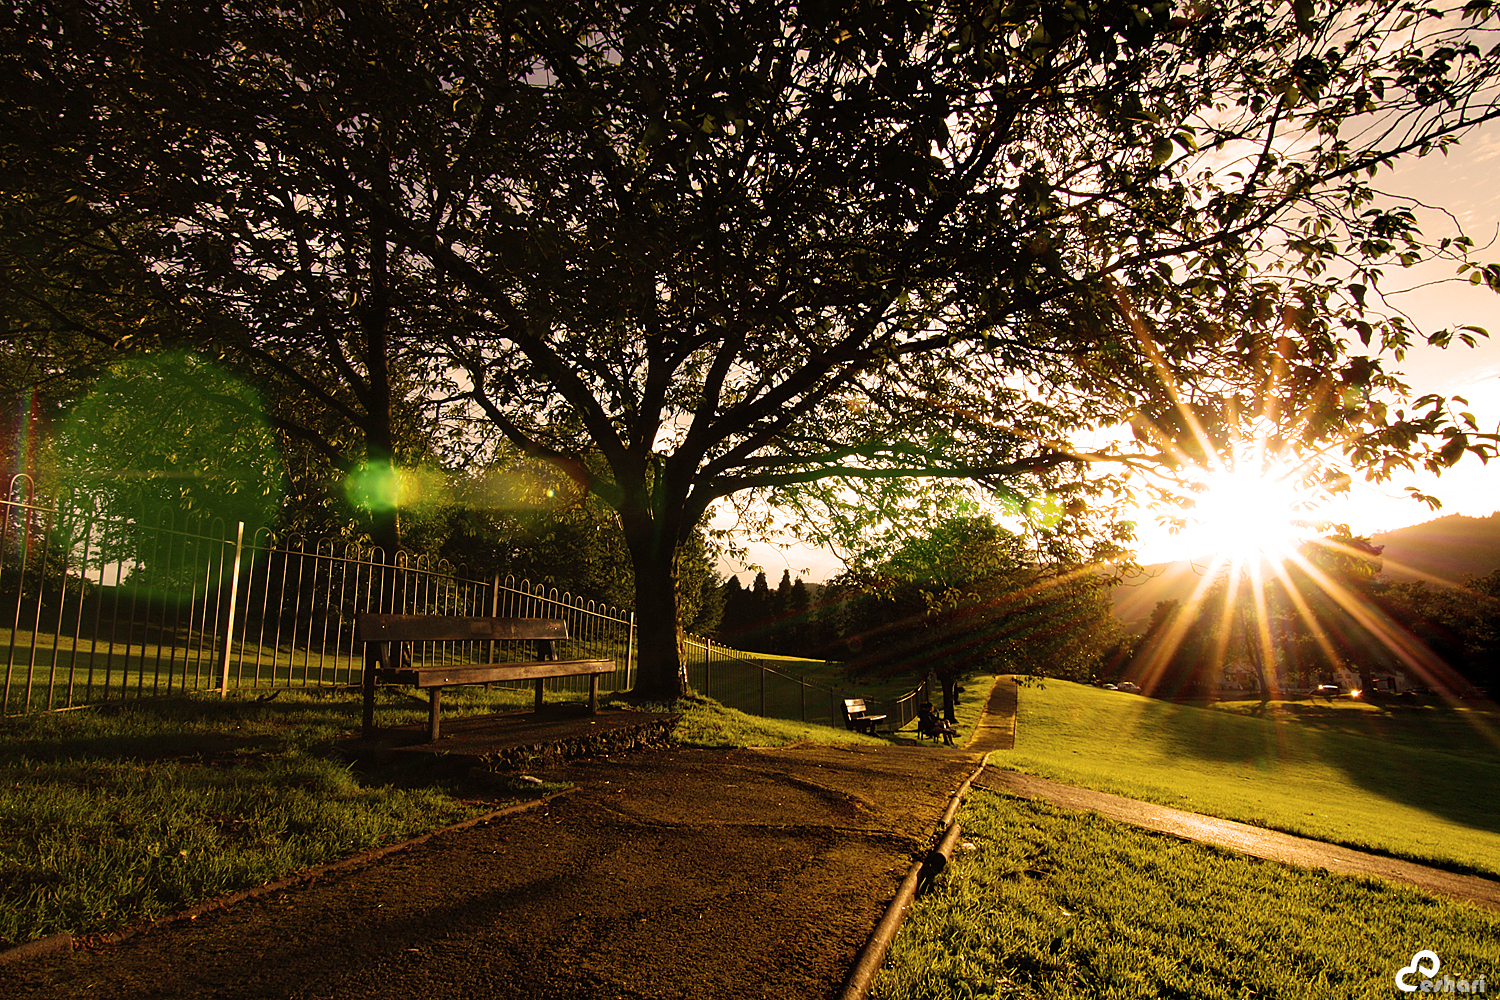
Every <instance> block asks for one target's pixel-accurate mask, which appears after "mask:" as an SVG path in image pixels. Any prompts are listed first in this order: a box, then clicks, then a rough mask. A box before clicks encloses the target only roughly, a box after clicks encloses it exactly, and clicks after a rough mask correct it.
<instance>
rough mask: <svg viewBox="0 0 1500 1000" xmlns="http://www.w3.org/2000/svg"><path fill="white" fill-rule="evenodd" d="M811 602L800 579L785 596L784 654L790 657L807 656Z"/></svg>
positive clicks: (810, 637)
mask: <svg viewBox="0 0 1500 1000" xmlns="http://www.w3.org/2000/svg"><path fill="white" fill-rule="evenodd" d="M811 604H812V601H811V599H810V598H809V597H808V594H807V584H805V583H803V582H802V577H800V576H799V577H797V581H796V582H795V583H793V584H792V589H791V593H790V594H789V595H788V596H787V601H786V611H787V627H786V649H785V650H784V652H785V653H787V654H788V655H791V656H809V655H811V654H810V653H809V652H808V648H807V647H808V646H809V645H810V640H811V639H812V635H813V628H812V621H811V618H812V608H811Z"/></svg>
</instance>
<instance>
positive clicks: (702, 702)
mask: <svg viewBox="0 0 1500 1000" xmlns="http://www.w3.org/2000/svg"><path fill="white" fill-rule="evenodd" d="M672 711H676V712H680V713H681V715H680V718H679V719H678V722H677V726H676V728H675V729H674V730H673V736H674V738H675V739H676V740H677V742H679V743H682V744H685V745H687V746H697V747H725V748H729V747H780V746H789V745H791V744H793V743H802V742H812V743H862V744H867V745H870V746H882V745H884V746H889V745H890V741H889V740H886V739H882V738H880V737H875V736H864V735H861V734H859V733H854V732H850V731H849V730H847V729H845V728H843V727H842V726H825V725H817V724H808V723H803V722H792V721H788V720H785V719H763V718H761V717H760V716H758V715H747V714H746V713H744V712H741V711H739V710H738V709H733V708H726V707H724V706H723V705H720V704H719V703H718V702H714V701H710V700H708V699H706V698H704V699H691V700H688V699H685V700H683V701H680V702H678V703H677V705H676V706H674V707H673V708H672Z"/></svg>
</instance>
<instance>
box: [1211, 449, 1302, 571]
mask: <svg viewBox="0 0 1500 1000" xmlns="http://www.w3.org/2000/svg"><path fill="white" fill-rule="evenodd" d="M1306 501H1307V497H1306V496H1305V495H1303V494H1302V492H1301V491H1300V490H1299V488H1298V484H1297V483H1296V482H1295V477H1293V476H1290V475H1276V474H1275V473H1274V472H1271V473H1262V472H1260V471H1259V470H1256V469H1230V470H1222V471H1218V472H1214V473H1211V474H1209V475H1208V476H1207V477H1206V478H1205V480H1204V482H1203V484H1202V491H1201V492H1200V493H1199V494H1198V496H1197V499H1196V502H1195V504H1194V506H1193V507H1192V508H1191V509H1189V510H1188V511H1187V512H1186V513H1185V517H1184V519H1185V521H1186V522H1187V527H1186V530H1185V531H1184V532H1183V534H1184V536H1191V541H1192V544H1193V545H1194V546H1195V547H1197V548H1199V550H1200V551H1202V552H1204V553H1205V554H1207V553H1212V554H1214V555H1218V556H1221V557H1223V558H1226V559H1230V560H1234V561H1236V562H1249V561H1252V560H1256V559H1259V558H1262V557H1266V558H1272V559H1284V558H1285V557H1286V556H1288V555H1290V554H1291V553H1292V552H1293V551H1295V550H1296V548H1297V545H1298V544H1299V543H1300V542H1301V541H1302V540H1303V539H1305V538H1306V537H1308V535H1309V533H1310V532H1309V529H1308V526H1307V523H1306V521H1305V519H1304V518H1305V515H1304V514H1302V512H1301V511H1302V508H1304V507H1305V506H1306ZM1187 540H1188V539H1187V537H1185V538H1184V541H1187Z"/></svg>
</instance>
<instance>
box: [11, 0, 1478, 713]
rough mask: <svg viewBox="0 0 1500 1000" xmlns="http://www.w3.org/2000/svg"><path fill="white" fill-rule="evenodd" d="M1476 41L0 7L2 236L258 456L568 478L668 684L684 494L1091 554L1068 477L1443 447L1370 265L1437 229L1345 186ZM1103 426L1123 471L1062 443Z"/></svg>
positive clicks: (974, 20)
mask: <svg viewBox="0 0 1500 1000" xmlns="http://www.w3.org/2000/svg"><path fill="white" fill-rule="evenodd" d="M1494 19H1495V15H1494V12H1493V11H1492V9H1491V5H1490V4H1489V3H1488V2H1485V0H1473V2H1469V3H1467V4H1465V5H1463V6H1461V7H1460V6H1456V5H1455V6H1453V7H1452V8H1451V9H1450V8H1444V7H1442V6H1441V5H1439V6H1429V5H1425V4H1424V5H1419V4H1415V3H1409V2H1404V0H1335V2H1332V3H1318V2H1315V0H1297V2H1295V3H1291V4H1284V3H1272V2H1256V0H1236V2H1231V3H1224V4H1219V5H1214V4H1192V5H1176V4H1172V3H1169V2H1161V3H1155V4H1150V5H1146V4H1137V3H1130V2H1115V0H1105V2H1098V3H1090V2H1083V3H1076V4H1075V3H1068V4H1061V5H1057V4H1050V3H1042V2H1017V3H999V2H981V3H939V4H925V3H923V4H918V3H908V2H894V3H879V4H875V3H866V2H861V0H844V2H805V3H799V4H796V5H787V4H785V3H780V2H774V0H759V2H742V0H704V2H701V3H696V4H693V5H691V6H683V5H681V4H660V3H650V2H648V3H644V4H629V5H622V4H615V3H610V2H560V3H548V4H533V3H529V2H505V0H486V2H479V0H437V2H423V3H417V2H415V0H389V2H385V3H378V4H377V3H370V4H366V3H353V4H345V5H337V6H333V5H323V4H313V3H309V4H304V5H292V6H288V5H285V4H269V3H265V2H264V0H218V2H210V3H207V4H193V5H191V6H182V5H177V4H174V3H170V2H159V3H156V4H149V3H146V4H136V3H131V4H125V3H121V2H91V3H79V2H72V0H21V2H18V3H17V4H15V5H13V7H12V9H11V10H10V11H9V12H8V13H7V15H6V19H5V26H4V28H3V31H4V37H3V41H4V45H3V46H0V51H3V52H4V53H5V55H4V56H3V60H0V74H3V75H0V86H4V88H5V91H6V93H7V95H8V104H7V105H6V107H5V109H4V110H3V112H0V115H3V118H0V126H3V129H0V131H3V138H0V143H3V144H4V145H3V147H0V162H3V163H4V164H5V168H4V171H5V172H4V176H3V184H4V190H5V192H6V195H5V196H6V198H7V199H8V201H7V206H8V207H9V208H15V206H17V205H20V206H22V208H24V210H25V212H26V213H30V214H29V215H28V217H30V216H31V215H38V216H39V215H40V214H41V213H42V210H43V209H44V208H45V209H46V210H47V211H54V210H58V211H60V210H61V209H58V208H57V206H58V205H63V206H67V205H72V206H75V210H76V213H77V214H79V215H80V216H81V219H73V220H71V221H70V223H69V226H68V227H67V229H66V233H67V234H73V233H83V234H86V235H87V244H88V247H89V254H88V255H85V256H84V257H82V258H80V260H79V261H78V262H77V263H78V264H79V266H81V267H86V268H87V267H91V266H93V262H95V261H96V260H98V259H103V260H105V261H108V262H109V265H108V267H96V268H95V270H96V271H99V272H100V273H103V274H105V275H106V276H107V275H109V274H123V275H126V276H128V278H129V284H130V288H131V290H132V294H137V293H139V294H145V295H148V296H154V297H155V301H156V302H157V303H158V305H161V304H165V305H164V306H163V307H164V308H167V309H169V311H170V313H171V316H170V317H169V318H170V322H167V321H163V322H161V323H159V324H156V326H154V327H152V329H153V330H160V331H161V333H162V335H163V336H165V335H166V334H167V333H170V335H171V336H172V337H174V338H183V339H187V340H190V341H192V342H194V343H198V344H202V345H208V346H211V347H212V348H213V349H214V350H215V352H216V356H222V357H224V358H225V359H227V360H229V361H230V363H233V364H235V365H236V366H238V367H240V368H242V369H244V370H246V371H250V372H254V373H256V374H257V375H258V376H259V377H261V378H264V379H274V380H279V381H280V382H282V383H284V384H285V385H287V386H289V387H295V388H296V389H297V390H298V391H299V392H300V393H301V394H302V395H301V396H300V397H298V401H297V403H296V405H295V406H294V407H292V408H291V409H290V410H288V411H287V412H286V413H283V414H281V415H280V420H281V424H280V425H279V426H281V427H282V429H283V430H284V431H285V432H286V433H288V434H294V435H300V436H301V437H302V438H303V439H304V440H307V441H310V442H313V443H314V444H317V445H318V446H319V447H322V448H323V450H324V451H326V452H327V453H328V454H329V455H330V457H331V458H332V457H337V458H339V459H341V460H344V461H347V460H348V457H349V455H350V453H351V452H367V453H369V454H371V455H374V456H375V457H376V458H378V459H380V460H381V461H388V462H389V461H396V462H399V461H400V460H401V455H400V450H401V449H400V439H401V438H400V433H399V430H400V427H401V426H402V421H403V420H404V419H409V418H410V415H411V414H413V413H417V412H421V413H425V414H429V415H433V416H439V415H440V416H442V417H443V418H444V419H446V420H447V421H448V423H447V426H448V427H449V428H450V429H451V434H450V435H449V436H448V437H447V438H446V439H445V440H444V441H443V442H442V445H443V446H444V447H446V448H447V449H448V451H449V454H450V455H451V456H464V457H475V456H476V455H480V454H482V453H483V452H484V451H485V449H486V448H487V447H490V446H491V445H494V444H496V443H498V442H499V441H502V440H503V441H504V442H505V443H507V444H508V445H509V446H510V447H514V448H516V449H519V450H520V451H521V452H522V453H524V454H526V455H528V456H531V457H533V458H539V459H544V460H547V461H551V462H554V463H556V464H557V465H558V466H559V467H561V468H563V469H565V470H567V471H568V473H569V474H570V475H572V476H573V477H574V478H575V479H576V481H577V482H578V483H579V484H580V485H581V486H582V487H584V488H586V489H587V490H589V491H590V492H592V493H594V494H595V495H597V496H598V497H600V498H601V499H602V500H603V501H604V502H605V503H606V504H608V505H609V506H610V507H612V508H613V509H614V510H615V511H616V513H617V515H618V518H619V522H620V525H621V527H622V529H623V532H624V536H625V543H626V546H627V548H628V550H629V552H630V555H631V559H632V562H633V565H634V577H635V589H636V602H637V613H638V620H639V622H640V624H641V636H642V645H641V660H640V663H641V673H640V677H641V686H642V689H643V691H644V692H646V693H649V694H652V695H668V696H670V695H672V694H675V693H677V692H678V691H680V690H681V686H682V684H683V675H682V672H681V665H680V657H679V654H678V647H677V624H676V623H677V607H676V601H677V593H678V586H677V583H676V579H675V575H676V567H677V559H678V553H679V550H680V547H681V546H682V545H683V544H684V543H685V542H686V541H687V540H688V539H689V538H690V537H691V536H692V533H693V530H694V528H695V527H696V526H697V525H699V524H700V522H701V521H702V520H703V518H704V516H705V515H706V514H707V512H708V511H709V510H710V509H711V507H712V506H713V505H714V504H716V503H718V502H720V501H723V500H726V499H729V500H732V501H734V502H737V503H746V502H748V501H751V500H757V499H760V500H766V501H768V502H773V503H775V504H777V505H779V509H780V510H783V511H787V512H790V513H791V514H792V515H794V516H800V517H802V518H803V521H804V526H805V528H806V529H807V534H808V536H809V537H811V538H812V539H814V540H817V541H830V540H834V539H842V540H845V541H846V542H847V541H849V540H851V539H855V538H859V537H861V536H866V537H867V536H868V534H869V532H871V531H872V530H878V529H880V528H882V527H883V526H886V525H889V524H891V523H892V522H896V521H900V520H901V519H903V518H906V517H909V516H911V515H913V514H923V515H925V514H927V513H929V512H930V509H931V507H932V503H933V502H934V498H933V496H932V487H931V484H934V483H937V484H944V483H972V484H978V486H980V487H982V488H984V489H987V490H989V491H991V492H993V493H994V494H995V495H998V496H999V497H1001V498H1002V499H1003V500H1005V501H1007V502H1009V503H1011V504H1012V505H1013V506H1015V507H1016V508H1017V509H1030V510H1033V511H1040V512H1041V514H1042V516H1041V520H1042V521H1044V522H1045V524H1046V525H1047V526H1049V527H1050V528H1051V529H1053V530H1063V531H1064V532H1065V533H1066V532H1071V533H1072V534H1073V535H1074V536H1075V537H1076V538H1077V539H1078V544H1077V546H1075V551H1074V554H1075V555H1080V556H1086V555H1089V554H1095V555H1104V554H1109V553H1110V552H1112V551H1114V548H1115V547H1116V546H1117V545H1118V544H1119V543H1121V542H1123V541H1127V540H1128V531H1125V532H1122V531H1120V530H1116V529H1114V528H1113V527H1111V526H1110V524H1109V520H1110V519H1109V517H1108V514H1109V512H1110V509H1111V503H1112V502H1113V498H1117V497H1118V496H1120V495H1121V493H1120V491H1121V489H1122V486H1121V484H1120V482H1119V481H1118V480H1117V479H1112V478H1111V477H1110V476H1108V475H1105V474H1101V473H1100V472H1099V468H1100V464H1101V463H1103V462H1108V461H1114V462H1123V463H1126V464H1129V463H1131V462H1134V463H1138V464H1145V463H1151V462H1169V463H1170V462H1174V461H1185V460H1186V461H1191V460H1195V459H1197V460H1202V459H1203V458H1204V456H1205V453H1207V452H1213V451H1216V450H1220V449H1223V448H1225V447H1228V446H1230V445H1231V444H1232V443H1233V442H1234V441H1235V440H1236V439H1237V438H1238V437H1241V436H1245V435H1253V436H1258V437H1259V438H1260V439H1262V440H1265V441H1269V442H1270V443H1271V445H1272V446H1273V447H1274V448H1288V449H1309V450H1323V451H1325V452H1326V453H1328V454H1329V455H1332V456H1340V457H1341V459H1342V461H1343V462H1344V464H1347V465H1351V466H1353V467H1357V468H1361V469H1367V470H1372V471H1373V473H1374V474H1376V475H1385V474H1389V472H1390V471H1391V470H1392V469H1393V468H1395V467H1397V466H1400V465H1402V464H1410V463H1413V462H1424V461H1425V462H1427V463H1428V464H1429V465H1431V466H1433V467H1443V466H1446V465H1448V464H1451V463H1452V462H1453V461H1456V460H1457V459H1458V458H1459V457H1460V455H1461V454H1462V453H1463V452H1464V451H1465V450H1480V451H1483V450H1484V449H1485V448H1486V445H1485V443H1484V441H1483V440H1482V439H1481V437H1480V436H1478V435H1476V434H1475V433H1474V429H1473V427H1472V421H1468V422H1466V421H1465V420H1464V419H1462V418H1461V417H1455V416H1453V415H1451V414H1450V413H1449V412H1448V410H1447V409H1446V407H1445V405H1444V401H1442V400H1440V399H1435V398H1427V399H1423V400H1419V401H1416V402H1415V403H1413V404H1411V405H1410V406H1409V407H1408V406H1400V407H1398V406H1397V405H1396V403H1397V401H1398V400H1399V399H1400V397H1401V394H1402V391H1403V387H1402V386H1401V384H1400V382H1399V380H1397V379H1396V378H1395V377H1394V376H1393V375H1392V374H1391V373H1389V372H1388V371H1387V370H1386V368H1385V367H1384V359H1387V358H1390V357H1396V358H1399V357H1400V355H1401V354H1402V352H1403V351H1404V350H1405V349H1406V347H1408V346H1409V345H1410V344H1411V343H1412V342H1413V340H1414V339H1415V337H1416V336H1417V335H1416V334H1415V333H1414V331H1412V330H1411V329H1410V328H1409V327H1408V326H1407V325H1406V324H1405V323H1404V322H1402V321H1401V320H1400V318H1399V317H1389V316H1385V315H1383V314H1382V312H1381V310H1380V308H1379V291H1380V287H1381V285H1380V282H1381V277H1382V270H1383V269H1385V268H1387V267H1390V266H1403V265H1407V264H1411V263H1414V262H1415V261H1417V260H1419V259H1422V258H1424V257H1426V256H1431V255H1433V254H1447V255H1450V256H1455V258H1457V259H1458V260H1459V261H1460V262H1462V263H1467V261H1464V260H1463V255H1464V254H1465V253H1466V252H1467V250H1468V241H1467V240H1465V239H1463V238H1459V239H1456V240H1454V239H1450V240H1444V241H1441V242H1440V243H1432V242H1429V241H1426V240H1424V238H1423V236H1422V234H1421V232H1420V230H1419V228H1418V225H1417V220H1416V217H1415V216H1414V215H1413V214H1412V212H1411V211H1409V210H1408V209H1407V208H1406V207H1405V206H1402V205H1399V204H1396V205H1393V204H1390V203H1387V202H1383V201H1381V200H1379V199H1378V198H1377V197H1376V192H1375V190H1374V188H1373V186H1372V185H1373V183H1374V177H1375V176H1376V175H1377V174H1378V171H1379V170H1380V169H1381V168H1382V167H1383V166H1385V165H1386V164H1388V163H1389V162H1390V161H1392V160H1393V159H1394V158H1396V157H1399V156H1403V155H1408V154H1412V155H1415V154H1422V153H1428V152H1432V151H1437V150H1441V149H1444V148H1446V146H1447V145H1449V144H1450V143H1452V142H1454V141H1456V140H1457V139H1458V138H1459V137H1460V136H1461V135H1462V133H1463V131H1464V130H1465V129H1467V128H1469V127H1472V126H1473V125H1474V124H1476V123H1478V122H1482V121H1485V120H1488V119H1490V118H1493V117H1495V116H1496V115H1497V114H1500V112H1497V110H1496V108H1495V103H1494V96H1495V90H1494V88H1495V86H1496V82H1495V81H1496V80H1497V79H1500V74H1497V73H1496V69H1497V67H1496V62H1497V59H1500V54H1497V51H1496V50H1495V49H1494V48H1493V47H1491V46H1490V43H1489V35H1490V32H1492V31H1493V28H1494ZM17 210H18V211H20V210H21V209H17ZM69 238H71V237H69ZM12 249H13V250H14V253H16V254H17V255H19V256H20V257H22V258H25V259H26V260H31V259H32V258H33V257H35V256H36V255H37V252H36V250H35V248H33V247H28V246H21V247H16V248H12ZM27 255H30V256H27ZM49 261H51V262H52V263H54V264H57V262H56V261H53V260H52V258H50V257H49ZM28 273H30V274H32V275H33V276H34V278H35V280H36V281H37V282H42V283H46V282H53V283H54V284H59V285H65V286H69V288H70V291H69V294H68V295H62V294H60V293H59V294H43V293H42V292H39V291H35V290H32V292H31V293H30V294H31V298H30V299H29V300H28V301H32V300H35V301H40V302H46V303H49V304H51V305H52V306H54V307H55V308H52V309H51V311H47V310H41V311H40V312H39V313H38V315H41V314H43V313H45V318H44V320H39V321H38V323H37V326H41V327H45V326H47V325H48V323H55V324H56V325H59V326H66V325H68V324H75V325H77V324H80V323H82V319H81V318H80V317H81V316H82V314H83V313H84V312H85V310H82V309H79V308H75V307H72V306H71V303H72V302H73V299H72V297H71V296H72V295H73V294H74V293H75V292H77V291H78V289H77V288H73V287H72V286H71V285H69V283H70V282H73V280H74V279H73V278H72V277H71V265H68V264H67V262H63V263H61V264H57V266H56V267H55V268H53V269H52V270H48V269H45V268H40V267H37V268H33V269H32V270H31V271H30V272H28ZM1473 273H1474V274H1476V275H1477V276H1478V277H1479V278H1480V280H1489V281H1492V282H1496V281H1500V269H1495V268H1478V269H1476V270H1475V271H1474V272H1473ZM123 281H124V279H120V281H118V282H116V285H118V284H120V283H121V282H123ZM110 287H111V288H113V287H115V285H111V286H110ZM59 303H61V305H58V304H59ZM65 307H66V308H65ZM138 311H139V310H138ZM91 315H92V314H91ZM116 325H117V324H115V321H114V319H110V320H109V322H108V323H106V324H105V326H106V329H102V330H100V331H99V335H100V336H101V337H104V338H106V339H107V338H109V337H115V338H116V339H117V340H118V339H121V338H123V337H124V332H125V331H121V330H118V329H115V328H114V327H115V326H116ZM148 333H150V331H146V332H144V333H143V332H140V331H135V332H133V333H132V336H133V337H134V338H135V340H134V342H136V343H140V342H142V341H143V340H146V339H149V337H148V336H147V334H148ZM1472 335H1473V333H1472V332H1466V331H1436V332H1433V333H1432V334H1430V337H1431V339H1433V340H1434V341H1435V342H1437V343H1441V344H1446V343H1447V342H1448V341H1450V340H1452V339H1454V338H1465V337H1472ZM288 398H290V397H288ZM335 416H336V417H338V418H339V420H340V421H342V423H341V424H340V426H347V427H351V428H353V429H354V430H355V432H356V433H355V434H354V435H353V436H352V437H350V438H349V439H348V440H342V439H332V438H329V437H328V436H327V433H326V432H324V431H321V430H320V426H321V425H320V423H319V422H320V421H323V420H327V419H330V418H331V417H335ZM1122 424H1130V425H1131V426H1133V427H1134V428H1135V429H1136V432H1137V436H1138V438H1139V440H1140V442H1142V444H1141V446H1140V447H1136V446H1130V447H1127V446H1126V445H1125V444H1121V443H1115V444H1108V443H1103V444H1101V440H1100V432H1101V429H1102V428H1107V427H1110V426H1117V425H1122ZM1132 449H1133V451H1132ZM1341 473H1342V470H1341V469H1340V470H1335V471H1333V472H1330V473H1328V475H1329V476H1330V477H1332V479H1333V480H1336V478H1337V475H1338V474H1341ZM1331 481H1332V480H1331ZM924 484H925V485H924ZM961 489H962V488H961ZM938 492H939V493H941V492H942V488H941V487H939V488H938ZM1096 529H1097V530H1096Z"/></svg>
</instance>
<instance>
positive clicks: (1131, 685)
mask: <svg viewBox="0 0 1500 1000" xmlns="http://www.w3.org/2000/svg"><path fill="white" fill-rule="evenodd" d="M1119 690H1121V691H1129V692H1130V693H1131V694H1140V693H1141V689H1140V688H1139V687H1138V686H1137V685H1136V683H1135V682H1134V681H1121V682H1120V687H1119Z"/></svg>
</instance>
